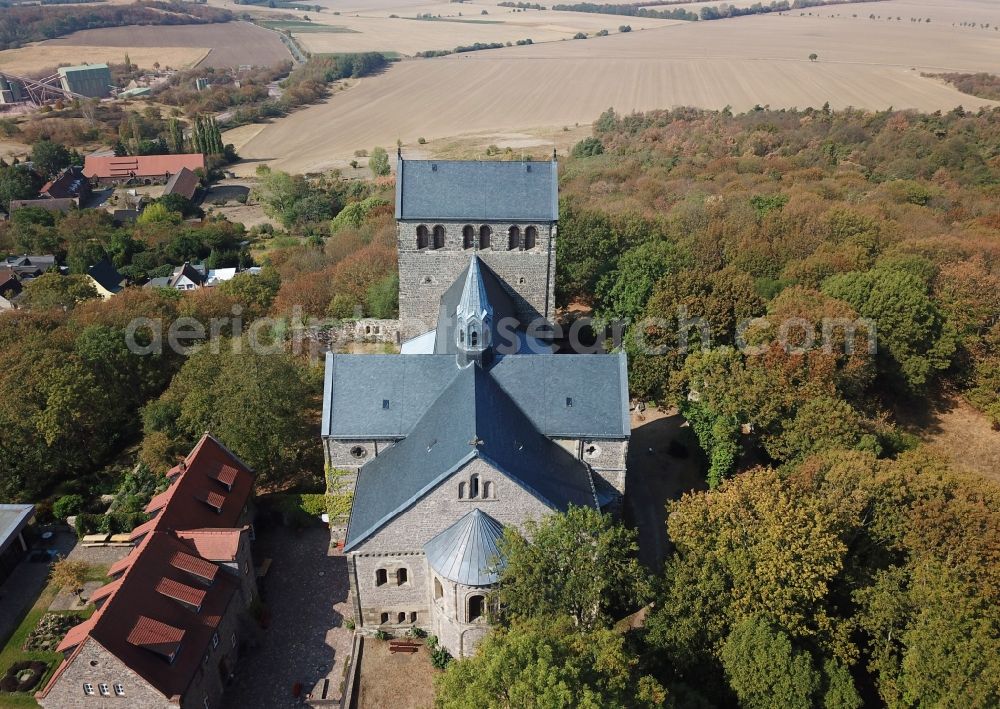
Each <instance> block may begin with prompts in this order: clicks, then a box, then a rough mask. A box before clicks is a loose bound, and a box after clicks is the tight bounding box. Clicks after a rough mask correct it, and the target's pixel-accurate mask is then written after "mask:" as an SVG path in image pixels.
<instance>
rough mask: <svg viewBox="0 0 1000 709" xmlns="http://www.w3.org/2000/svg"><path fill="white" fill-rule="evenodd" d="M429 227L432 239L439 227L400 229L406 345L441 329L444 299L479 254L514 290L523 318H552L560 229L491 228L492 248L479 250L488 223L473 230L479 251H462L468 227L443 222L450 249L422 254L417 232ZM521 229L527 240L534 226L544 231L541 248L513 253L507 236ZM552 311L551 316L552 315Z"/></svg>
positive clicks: (401, 308)
mask: <svg viewBox="0 0 1000 709" xmlns="http://www.w3.org/2000/svg"><path fill="white" fill-rule="evenodd" d="M421 225H423V226H426V227H427V229H428V232H430V233H431V237H429V238H430V239H431V241H432V242H433V229H434V227H435V226H438V223H433V222H409V221H400V222H398V223H397V225H396V237H397V244H398V247H399V319H400V334H401V336H402V337H403V339H404V340H405V339H408V338H411V337H415V336H416V335H419V334H421V333H424V332H427V331H428V330H432V329H434V327H435V326H436V325H437V317H438V309H439V306H440V302H441V295H442V294H443V293H444V292H445V291H446V290H447V289H448V288H449V286H451V284H452V283H454V282H455V279H457V278H458V276H459V275H460V274H461V273H462V271H463V270H464V269H465V267H466V266H468V265H469V258H470V257H471V256H472V255H473V254H479V256H480V258H482V259H483V260H484V261H485V262H486V263H487V264H488V265H489V266H490V268H492V269H493V270H494V271H495V272H496V273H497V275H498V276H500V278H502V279H503V280H504V281H505V282H506V284H507V287H508V292H509V293H510V295H511V297H512V298H513V299H514V303H515V305H516V306H517V309H518V317H520V318H522V319H523V320H524V322H530V321H531V320H534V319H535V318H538V317H546V316H547V317H551V316H552V312H553V310H554V309H555V239H556V225H555V224H550V223H544V222H542V223H532V222H523V223H517V224H512V223H510V222H489V223H487V224H486V226H489V227H490V228H491V229H492V236H491V239H490V248H489V249H484V250H480V249H479V229H480V227H481V226H483V224H482V223H475V224H471V226H472V228H473V232H474V238H473V242H474V244H475V245H474V246H473V247H472V248H470V249H465V248H463V247H462V243H463V235H462V231H463V229H464V228H465V226H466V223H465V222H461V223H459V222H441V223H440V226H443V227H444V229H445V243H444V247H443V248H440V249H434V248H430V247H428V248H424V249H418V248H417V228H418V227H419V226H421ZM511 226H517V227H518V228H520V230H521V234H522V235H523V234H524V230H525V229H526V228H527V227H529V226H534V227H535V228H536V229H537V230H538V236H537V239H536V241H535V247H534V248H533V249H529V250H517V249H515V250H510V249H509V248H508V234H507V230H508V229H509V228H510V227H511ZM546 310H547V311H548V312H546Z"/></svg>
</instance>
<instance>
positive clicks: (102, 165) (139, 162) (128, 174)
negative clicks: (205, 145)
mask: <svg viewBox="0 0 1000 709" xmlns="http://www.w3.org/2000/svg"><path fill="white" fill-rule="evenodd" d="M184 168H187V169H188V170H190V171H192V173H194V172H197V171H198V170H201V171H202V172H204V171H205V156H204V155H202V154H201V153H184V154H180V155H135V156H132V155H127V156H122V157H115V156H106V155H100V156H95V155H88V156H87V157H86V158H85V159H84V163H83V173H84V175H86V176H87V178H88V179H90V180H92V181H94V182H97V183H98V184H102V185H109V184H110V185H124V184H139V185H162V184H166V183H167V182H168V181H169V180H170V178H171V176H173V175H175V174H177V173H179V172H180V171H181V170H183V169H184Z"/></svg>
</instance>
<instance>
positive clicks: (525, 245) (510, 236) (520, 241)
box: [507, 226, 538, 251]
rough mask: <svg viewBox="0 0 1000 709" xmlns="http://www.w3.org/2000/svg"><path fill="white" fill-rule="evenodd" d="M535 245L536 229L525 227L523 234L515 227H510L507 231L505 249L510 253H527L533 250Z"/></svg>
mask: <svg viewBox="0 0 1000 709" xmlns="http://www.w3.org/2000/svg"><path fill="white" fill-rule="evenodd" d="M537 243H538V229H536V228H535V227H533V226H529V227H527V228H526V229H525V230H524V233H523V234H522V233H521V230H520V229H519V228H518V227H516V226H512V227H511V228H510V229H508V230H507V248H508V249H510V250H511V251H515V250H521V251H528V250H529V249H533V248H535V244H537Z"/></svg>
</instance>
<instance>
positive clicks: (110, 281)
mask: <svg viewBox="0 0 1000 709" xmlns="http://www.w3.org/2000/svg"><path fill="white" fill-rule="evenodd" d="M87 275H88V276H90V277H91V278H93V279H94V280H95V281H97V282H98V283H99V284H100V286H101V287H102V288H104V290H106V291H109V292H111V293H118V292H120V291H121V289H122V281H124V280H125V276H123V275H122V274H120V273H118V269H117V268H115V267H114V264H112V263H111V262H110V261H109V260H108V259H107V257H105V258H102V259H101V260H100V261H98V262H97V263H95V264H94V265H93V266H91V267H90V268H88V269H87Z"/></svg>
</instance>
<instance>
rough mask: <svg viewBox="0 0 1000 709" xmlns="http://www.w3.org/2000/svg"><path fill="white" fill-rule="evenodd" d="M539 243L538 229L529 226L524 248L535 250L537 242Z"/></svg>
mask: <svg viewBox="0 0 1000 709" xmlns="http://www.w3.org/2000/svg"><path fill="white" fill-rule="evenodd" d="M537 241H538V229H536V228H535V227H533V226H529V227H528V228H527V229H525V230H524V248H525V249H533V248H535V242H537Z"/></svg>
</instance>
